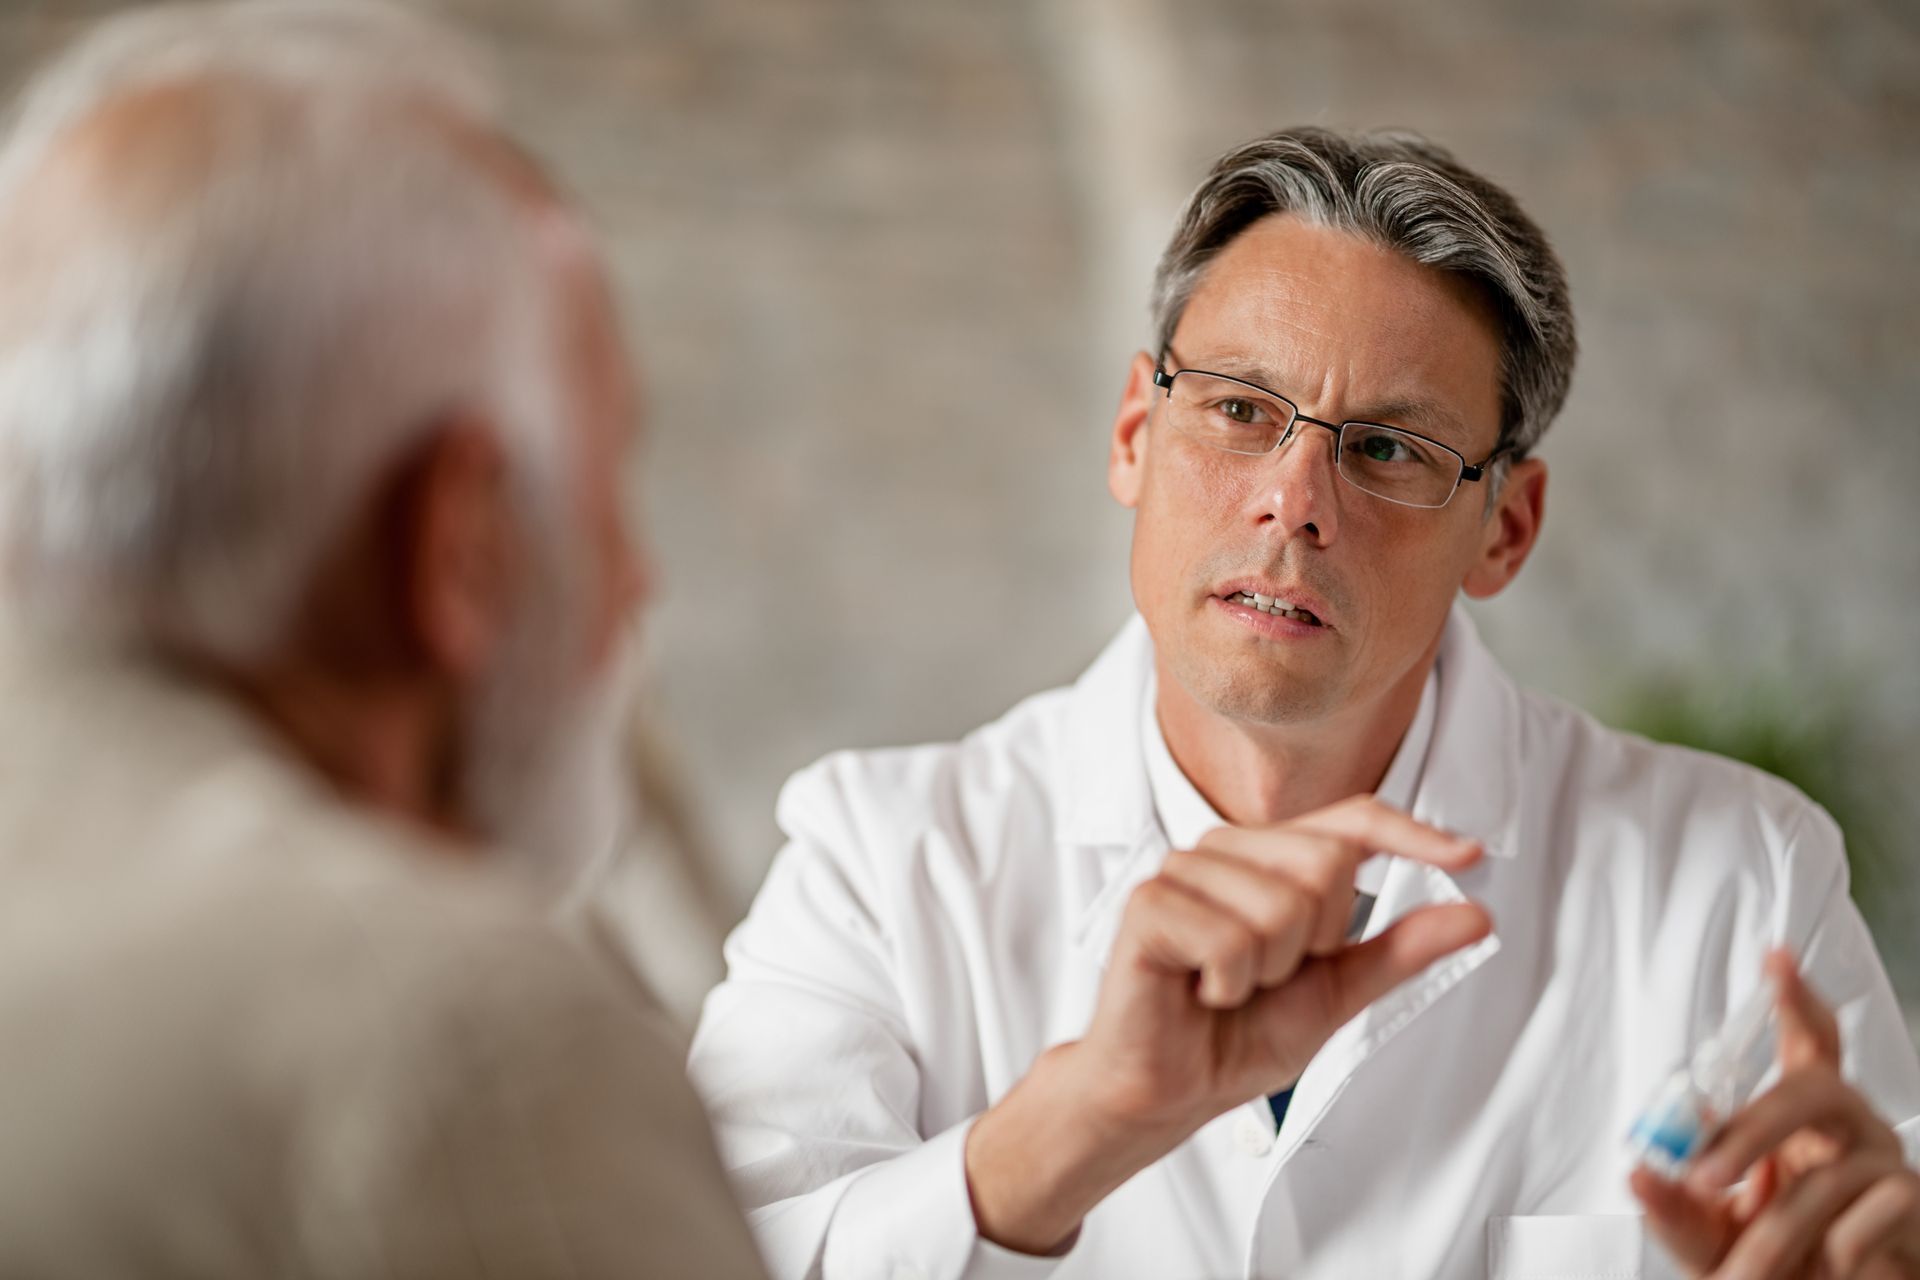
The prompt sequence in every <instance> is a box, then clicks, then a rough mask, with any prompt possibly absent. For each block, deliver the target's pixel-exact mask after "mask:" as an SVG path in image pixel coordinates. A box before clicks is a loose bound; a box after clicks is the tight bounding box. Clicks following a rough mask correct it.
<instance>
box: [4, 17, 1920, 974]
mask: <svg viewBox="0 0 1920 1280" xmlns="http://www.w3.org/2000/svg"><path fill="white" fill-rule="evenodd" d="M108 7H111V6H108V5H104V4H83V3H78V2H77V0H45V2H43V3H19V2H18V0H15V3H12V4H11V5H9V6H7V8H6V9H5V16H4V17H3V18H0V67H17V66H18V65H19V64H20V63H21V61H22V60H23V59H25V58H27V57H30V56H32V55H33V54H35V53H36V52H37V51H39V50H41V49H44V48H46V47H47V46H48V45H49V44H50V43H51V42H53V41H54V40H56V39H57V38H59V37H60V35H61V34H62V33H64V32H65V31H67V30H69V29H70V28H71V25H72V23H73V21H74V20H75V19H76V18H77V17H79V16H82V15H84V14H87V13H91V12H96V11H100V10H103V9H105V8H108ZM443 7H445V8H448V9H450V10H451V11H452V12H454V13H456V14H457V15H459V16H460V17H461V18H462V19H463V20H464V21H466V22H468V23H469V24H470V25H471V26H472V27H473V28H474V29H475V30H476V31H478V32H479V33H480V34H482V35H483V36H484V37H485V38H487V39H488V40H489V41H490V42H491V43H492V44H493V45H494V47H495V48H496V49H497V51H498V53H499V56H500V61H501V65H502V67H503V69H504V71H505V74H506V77H507V81H508V84H509V86H510V89H511V93H512V97H513V114H514V118H515V120H516V121H517V123H518V126H519V128H520V129H521V130H522V132H523V133H524V134H525V136H526V137H527V138H528V139H529V140H530V141H531V142H532V143H533V145H534V146H535V147H537V148H538V149H539V151H540V152H541V153H542V154H543V155H545V156H547V157H549V158H550V159H551V161H552V162H553V164H554V165H555V166H557V168H558V169H559V171H560V172H561V173H562V174H563V175H564V176H565V178H566V180H567V181H568V182H569V183H570V184H571V185H572V186H573V187H574V188H575V189H576V190H577V191H578V192H579V194H580V195H581V196H582V198H583V199H584V200H585V201H586V203H587V204H588V205H589V206H590V207H591V208H592V209H593V211H594V212H595V214H596V216H597V217H598V219H599V221H600V223H601V225H602V226H603V227H604V228H605V230H606V233H607V235H608V237H609V239H610V241H611V243H612V245H613V246H614V253H615V257H616V261H617V266H618V271H619V275H620V279H621V283H622V286H623V289H624V293H625V297H626V302H627V307H628V311H629V314H630V316H631V318H632V322H633V329H634V334H635V339H636V344H637V346H638V348H639V350H640V351H641V352H642V357H643V360H644V362H645V365H646V368H647V372H648V377H649V384H650V391H651V403H652V423H651V443H650V447H649V450H648V453H647V456H646V458H645V459H644V462H643V464H642V467H643V473H644V474H643V483H644V487H645V489H646V491H647V493H648V494H649V495H650V513H649V521H650V525H651V529H652V531H653V535H654V539H655V541H656V543H657V547H658V551H659V554H660V557H661V560H662V562H663V565H664V568H665V572H666V589H667V590H666V596H665V599H664V601H663V603H662V604H661V607H660V609H659V611H658V613H657V616H656V617H655V618H654V619H653V623H652V636H653V641H654V644H655V647H656V657H657V664H658V668H659V671H660V678H659V681H658V687H657V689H656V692H655V707H654V717H655V721H654V722H655V725H656V727H657V729H658V730H659V732H660V734H661V735H662V736H663V737H664V738H665V739H666V741H667V742H668V744H669V745H670V747H671V748H672V749H673V750H674V751H675V753H676V754H677V758H678V760H679V764H680V767H681V769H682V771H683V772H684V774H685V776H686V777H687V778H688V779H689V780H690V782H689V785H690V786H691V787H692V789H693V796H694V800H695V802H696V804H695V809H696V812H697V813H698V814H699V815H701V822H702V823H703V825H704V829H705V831H706V833H707V836H708V838H709V839H710V841H711V843H712V844H713V845H714V846H715V847H716V849H717V850H718V851H719V856H720V858H721V860H722V866H723V868H724V882H725V887H726V891H727V892H728V893H729V894H730V895H731V897H732V900H733V901H734V902H735V903H736V905H737V904H738V903H739V902H741V901H743V900H744V896H745V895H746V894H747V893H748V892H749V891H750V890H751V888H752V886H753V885H754V884H755V882H756V881H757V879H758V876H759V874H760V873H761V871H762V870H763V868H764V865H765V862H766V859H767V858H768V856H769V855H770V854H771V852H772V851H773V848H774V842H775V831H774V827H773V823H772V819H771V804H772V798H773V794H774V790H775V788H776V786H777V784H778V782H779V781H780V779H781V778H782V777H783V776H784V775H785V774H786V773H787V772H789V771H790V770H792V769H794V768H796V767H798V766H800V765H802V764H804V763H805V762H806V761H808V760H809V759H811V758H812V757H814V756H816V755H818V754H820V753H821V752H824V751H826V750H829V749H831V748H835V747H841V746H849V745H867V744H879V743H896V742H906V741H914V740H922V739H931V738H943V737H949V736H951V735H954V734H957V733H959V732H961V731H963V730H965V729H966V728H968V727H969V726H971V725H973V724H976V723H978V722H980V721H982V720H984V719H986V718H988V717H990V716H992V715H994V714H997V713H998V712H999V711H1000V710H1001V709H1002V708H1004V707H1006V706H1007V705H1009V704H1010V703H1012V702H1013V701H1014V700H1016V699H1017V698H1019V697H1020V696H1022V695H1023V694H1025V693H1028V692H1030V691H1033V690H1036V689H1039V688H1042V687H1044V686H1047V685H1050V684H1053V683H1057V682H1060V681H1063V680H1066V679H1068V678H1069V677H1071V676H1072V675H1073V674H1074V673H1075V672H1076V671H1077V669H1078V668H1079V667H1080V666H1081V665H1082V664H1083V663H1084V662H1085V661H1086V660H1087V659H1088V658H1089V657H1090V656H1091V655H1092V654H1093V653H1094V652H1095V650H1096V649H1097V647H1098V646H1099V645H1100V643H1101V642H1102V640H1103V639H1104V638H1105V637H1106V636H1107V635H1108V634H1109V633H1110V632H1111V631H1112V630H1113V629H1114V628H1115V627H1116V626H1117V625H1118V623H1119V622H1120V621H1121V619H1122V617H1123V616H1124V614H1125V612H1126V609H1127V596H1126V584H1125V578H1124V571H1123V563H1124V551H1125V545H1126V536H1127V528H1126V524H1125V521H1124V520H1123V519H1122V517H1121V515H1120V513H1118V512H1117V511H1116V510H1114V509H1113V508H1112V506H1111V504H1110V503H1109V501H1108V499H1107V497H1106V494H1105V490H1104V480H1103V474H1102V465H1103V432H1104V429H1105V426H1106V423H1107V419H1108V415H1109V414H1110V412H1111V409H1112V406H1113V403H1114V401H1115V399H1116V397H1117V395H1118V391H1119V387H1120V380H1121V377H1122V374H1123V370H1124V365H1125V362H1126V360H1127V358H1128V356H1129V354H1130V352H1131V351H1132V349H1133V347H1134V346H1135V345H1136V344H1138V343H1139V342H1140V341H1141V340H1142V338H1143V336H1144V332H1145V321H1144V301H1145V296H1146V279H1147V273H1148V269H1149V267H1150V265H1151V261H1152V257H1153V255H1154V253H1155V251H1156V250H1157V248H1158V243H1159V240H1160V238H1161V237H1162V235H1163V234H1164V232H1165V230H1166V228H1167V226H1168V224H1169V221H1170V219H1171V217H1172V215H1173V211H1174V208H1175V206H1176V204H1177V202H1178V201H1179V199H1180V197H1181V196H1182V194H1183V193H1184V192H1185V190H1186V189H1187V188H1188V187H1189V186H1190V185H1191V184H1192V182H1193V181H1194V180H1195V179H1196V178H1197V177H1198V175H1199V174H1200V172H1201V171H1202V170H1203V168H1204V166H1205V164H1206V163H1207V161H1208V159H1209V158H1210V157H1211V156H1212V155H1213V154H1214V153H1216V152H1217V151H1219V150H1220V149H1222V148H1223V147H1225V146H1226V145H1229V144H1231V143H1233V142H1235V141H1238V140H1241V139H1243V138H1245V137H1247V136H1250V135H1252V134H1254V133H1256V132H1259V131H1262V130H1265V129H1268V128H1270V127H1273V126H1277V125H1280V124H1284V123H1291V122H1298V121H1317V122H1325V123H1331V124H1336V125H1385V124H1396V125H1408V126H1413V127H1416V128H1420V129H1422V130H1424V131H1427V132H1429V133H1431V134H1432V135H1434V136H1436V137H1437V138H1439V139H1441V140H1443V141H1445V142H1447V143H1449V144H1451V145H1452V146H1453V147H1454V148H1455V149H1456V150H1457V151H1458V152H1459V153H1460V154H1461V155H1462V156H1463V158H1465V159H1467V160H1468V161H1469V162H1471V163H1474V164H1476V165H1478V166H1480V167H1482V168H1484V169H1485V170H1487V171H1489V172H1490V173H1492V174H1493V175H1495V176H1497V177H1499V178H1501V179H1503V180H1504V181H1506V182H1507V183H1509V184H1510V185H1511V186H1512V187H1513V188H1514V189H1515V190H1516V191H1517V192H1518V193H1519V195H1520V196H1521V198H1522V199H1523V201H1524V202H1525V203H1526V204H1527V205H1528V206H1529V207H1530V208H1531V209H1532V211H1533V212H1534V214H1535V215H1536V216H1537V218H1538V219H1539V220H1540V221H1541V222H1542V223H1543V224H1544V225H1545V226H1546V227H1547V228H1548V230H1549V232H1550V233H1551V234H1552V235H1553V236H1554V237H1555V239H1556V240H1557V242H1558V243H1559V245H1560V247H1561V249H1562V251H1563V253H1564V256H1565V257H1566V259H1567V262H1568V265H1569V267H1570V270H1571V274H1572V280H1573V289H1574V297H1575V301H1576V305H1577V307H1578V310H1579V315H1580V321H1581V326H1582V337H1583V342H1584V346H1585V357H1584V360H1583V363H1582V365H1581V368H1580V371H1579V373H1578V375H1577V379H1576V385H1575V390H1574V394H1573V398H1572V402H1571V404H1570V406H1569V407H1568V410H1567V412H1566V414H1565V416H1564V418H1563V419H1562V421H1561V423H1560V424H1559V425H1558V426H1557V427H1556V428H1555V430H1554V431H1553V433H1552V434H1551V435H1550V436H1549V437H1548V444H1547V446H1546V450H1545V454H1546V456H1547V457H1548V459H1549V460H1550V462H1551V463H1552V465H1553V467H1554V472H1555V479H1554V485H1553V489H1552V496H1551V502H1550V508H1551V519H1550V521H1549V524H1548V527H1547V532H1546V536H1545V541H1544V543H1543V545H1542V547H1541V549H1540V553H1539V556H1538V558H1537V559H1536V561H1535V562H1534V564H1533V565H1532V566H1531V567H1530V568H1529V570H1528V572H1527V574H1526V575H1525V577H1524V578H1523V580H1522V582H1521V583H1520V584H1519V585H1518V587H1516V589H1514V590H1513V591H1512V592H1510V593H1509V594H1508V596H1507V597H1506V598H1504V599H1502V600H1500V601H1498V602H1496V603H1494V604H1493V605H1491V606H1489V607H1486V608H1483V609H1481V610H1479V613H1480V616H1481V618H1482V620H1483V626H1484V629H1485V631H1486V633H1487V635H1488V637H1489V639H1490V640H1491V642H1492V643H1493V645H1494V646H1495V648H1496V649H1497V650H1498V651H1499V652H1500V653H1501V654H1502V655H1503V656H1504V657H1505V658H1506V659H1507V661H1508V662H1509V663H1510V664H1511V665H1512V667H1513V668H1514V669H1515V670H1516V671H1517V672H1518V673H1519V674H1520V675H1521V676H1522V677H1523V678H1525V679H1526V680H1528V681H1530V682H1532V683H1534V684H1537V685H1540V686H1543V687H1545V688H1547V689H1550V690H1553V691H1556V692H1560V693H1563V694H1565V695H1567V696H1569V697H1572V698H1575V699H1578V700H1583V701H1587V702H1589V703H1594V704H1605V703H1607V702H1608V701H1609V700H1610V699H1611V698H1613V697H1614V696H1615V695H1616V694H1617V692H1618V691H1619V690H1620V689H1622V688H1624V687H1628V686H1631V685H1633V684H1635V683H1637V682H1638V681H1639V680H1640V679H1641V678H1642V677H1643V675H1645V674H1646V673H1648V672H1654V671H1661V670H1667V669H1677V670H1681V671H1684V672H1689V673H1697V675H1698V676H1699V677H1700V678H1703V679H1712V680H1728V679H1731V680H1735V681H1737V680H1739V679H1743V678H1744V677H1745V676H1746V675H1747V674H1749V673H1757V674H1769V675H1780V674H1786V675H1789V676H1791V677H1792V678H1794V679H1796V680H1804V681H1805V682H1806V685H1807V687H1808V688H1810V689H1815V690H1823V689H1825V688H1826V687H1827V686H1828V684H1829V682H1830V681H1832V680H1833V679H1835V678H1841V679H1843V680H1844V681H1847V682H1850V683H1851V687H1852V689H1853V690H1854V693H1855V695H1856V696H1857V701H1858V703H1859V718H1860V721H1861V724H1862V725H1863V726H1864V729H1865V731H1866V732H1867V733H1868V734H1869V735H1870V736H1871V737H1872V739H1873V740H1874V742H1875V743H1876V744H1878V746H1877V749H1876V754H1875V755H1874V757H1873V762H1874V763H1875V764H1876V765H1877V766H1878V767H1879V768H1880V769H1882V770H1883V774H1884V777H1883V783H1884V786H1883V792H1884V794H1887V795H1890V796H1892V797H1894V799H1893V801H1892V803H1893V804H1895V805H1896V806H1899V805H1904V806H1906V807H1905V808H1904V810H1902V812H1903V813H1905V814H1906V819H1904V820H1903V821H1908V822H1911V821H1920V807H1915V806H1914V805H1913V803H1912V801H1911V800H1910V799H1909V798H1908V797H1909V796H1910V795H1911V793H1912V792H1913V791H1914V789H1915V788H1914V781H1913V780H1914V778H1915V776H1916V772H1917V771H1920V662H1916V661H1915V656H1916V654H1920V538H1917V537H1916V521H1915V517H1914V515H1913V514H1912V513H1913V511H1914V509H1915V497H1914V495H1915V494H1916V492H1920V430H1916V428H1915V413H1916V406H1917V405H1920V361H1916V359H1915V352H1916V350H1917V349H1920V307H1917V306H1916V304H1915V298H1914V291H1915V285H1916V263H1920V141H1917V140H1920V16H1917V15H1916V11H1915V10H1914V9H1913V8H1912V7H1911V6H1910V5H1907V4H1904V3H1897V2H1895V0H1885V2H1875V0H1853V2H1850V3H1838V2H1827V0H1794V2H1792V3H1789V2H1787V0H1740V2H1732V0H1729V2H1727V3H1705V2H1704V0H1662V2H1660V3H1651V2H1644V3H1629V4H1618V5H1588V4H1579V3H1574V2H1572V0H1464V2H1463V3H1455V4H1448V5H1444V6H1443V5H1424V4H1414V3H1405V4H1395V3H1387V2H1386V0H1297V2H1295V3H1288V4H1284V5H1281V4H1272V3H1262V2H1257V0H1182V2H1180V3H1175V2H1174V0H969V2H968V3H914V2H910V0H764V2H762V3H749V2H747V0H731V2H728V0H709V2H707V3H692V2H687V0H681V2H674V0H632V2H630V3H619V2H616V0H557V2H555V3H546V4H534V3H529V2H517V0H458V2H457V3H451V4H448V5H446V6H443ZM1903 981H1905V982H1907V983H1908V984H1909V986H1910V989H1911V990H1915V991H1916V993H1920V984H1915V983H1914V981H1913V979H1912V978H1911V977H1908V978H1905V979H1903Z"/></svg>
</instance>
